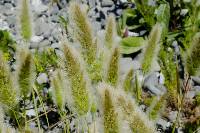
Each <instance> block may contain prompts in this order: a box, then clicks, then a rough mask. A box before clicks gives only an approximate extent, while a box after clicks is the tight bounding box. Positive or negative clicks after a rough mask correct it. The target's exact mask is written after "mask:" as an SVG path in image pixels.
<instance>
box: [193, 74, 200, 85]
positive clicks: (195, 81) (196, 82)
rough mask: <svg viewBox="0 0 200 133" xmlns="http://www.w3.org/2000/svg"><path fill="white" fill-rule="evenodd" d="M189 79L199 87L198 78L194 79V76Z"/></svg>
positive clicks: (199, 80)
mask: <svg viewBox="0 0 200 133" xmlns="http://www.w3.org/2000/svg"><path fill="white" fill-rule="evenodd" d="M191 78H192V80H193V82H194V83H195V84H197V85H200V77H194V76H192V77H191Z"/></svg>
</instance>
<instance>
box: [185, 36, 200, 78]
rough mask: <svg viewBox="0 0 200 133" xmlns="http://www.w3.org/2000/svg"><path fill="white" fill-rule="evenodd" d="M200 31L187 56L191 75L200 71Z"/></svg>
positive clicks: (188, 70)
mask: <svg viewBox="0 0 200 133" xmlns="http://www.w3.org/2000/svg"><path fill="white" fill-rule="evenodd" d="M199 59H200V33H197V34H196V35H195V36H194V38H193V41H192V44H191V47H190V49H189V51H188V54H187V57H186V70H187V72H188V73H189V75H193V76H197V75H199V73H200V60H199Z"/></svg>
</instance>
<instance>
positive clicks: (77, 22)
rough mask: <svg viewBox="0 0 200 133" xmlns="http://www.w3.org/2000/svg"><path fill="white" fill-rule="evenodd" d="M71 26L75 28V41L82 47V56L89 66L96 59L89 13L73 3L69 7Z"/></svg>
mask: <svg viewBox="0 0 200 133" xmlns="http://www.w3.org/2000/svg"><path fill="white" fill-rule="evenodd" d="M69 15H70V24H71V25H72V28H73V33H74V37H75V40H77V41H79V42H80V44H81V46H82V55H83V57H84V60H86V62H87V64H91V63H93V62H94V60H95V58H96V46H95V43H94V42H93V38H94V37H93V35H92V29H91V24H90V23H89V20H88V17H87V13H86V11H85V10H83V9H82V8H81V6H80V4H79V3H76V2H71V3H70V6H69Z"/></svg>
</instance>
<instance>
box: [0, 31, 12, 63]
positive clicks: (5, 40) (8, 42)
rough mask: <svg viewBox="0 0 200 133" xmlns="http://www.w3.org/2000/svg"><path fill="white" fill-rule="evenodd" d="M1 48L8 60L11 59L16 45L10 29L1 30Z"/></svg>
mask: <svg viewBox="0 0 200 133" xmlns="http://www.w3.org/2000/svg"><path fill="white" fill-rule="evenodd" d="M0 50H1V51H2V52H3V55H4V57H6V60H10V59H11V57H12V52H14V51H15V45H14V41H13V40H12V39H11V37H10V35H9V32H8V31H5V30H0Z"/></svg>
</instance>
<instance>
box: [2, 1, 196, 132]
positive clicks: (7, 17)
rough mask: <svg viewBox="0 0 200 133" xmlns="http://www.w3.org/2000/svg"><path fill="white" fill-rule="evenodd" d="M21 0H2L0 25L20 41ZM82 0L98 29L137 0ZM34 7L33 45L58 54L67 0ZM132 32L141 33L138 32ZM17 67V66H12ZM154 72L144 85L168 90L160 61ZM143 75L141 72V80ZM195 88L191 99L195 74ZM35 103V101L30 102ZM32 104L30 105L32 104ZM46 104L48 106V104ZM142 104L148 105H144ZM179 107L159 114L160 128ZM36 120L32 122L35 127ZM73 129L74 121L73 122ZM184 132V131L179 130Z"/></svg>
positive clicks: (126, 61) (43, 80) (127, 63)
mask: <svg viewBox="0 0 200 133" xmlns="http://www.w3.org/2000/svg"><path fill="white" fill-rule="evenodd" d="M17 3H18V0H0V29H2V30H8V31H9V32H10V33H11V35H12V37H13V39H14V40H15V41H16V42H17V44H19V45H20V43H21V40H22V39H21V37H20V34H19V33H18V31H19V30H18V28H19V27H18V23H17V22H18V18H17V15H18V10H19V9H18V5H17ZM83 3H85V4H87V5H89V7H90V9H89V12H88V13H89V17H90V18H91V21H92V23H93V25H94V27H95V31H96V32H99V33H100V32H101V30H102V29H104V28H105V20H106V18H107V16H108V14H110V13H114V14H115V15H116V18H117V19H118V18H119V17H120V16H121V14H122V11H123V9H125V8H127V7H132V8H134V4H131V3H129V2H127V1H126V0H120V1H116V2H113V1H111V0H99V1H98V0H83ZM30 6H31V10H32V15H33V17H32V19H33V22H34V36H33V37H32V39H31V43H30V49H32V50H33V51H34V49H36V48H37V49H39V50H43V49H45V48H47V47H52V48H55V49H56V52H57V53H56V54H60V51H59V47H60V44H61V41H60V40H61V39H62V37H63V32H64V31H63V27H62V25H61V24H60V21H59V16H63V17H64V18H67V10H68V1H67V0H61V2H59V3H57V4H56V3H53V4H52V3H51V1H50V0H31V5H30ZM132 35H136V36H137V35H139V33H135V34H132ZM174 47H175V49H176V51H177V54H179V49H178V48H177V44H176V42H174ZM139 58H140V57H136V58H135V59H134V60H133V59H132V58H130V57H126V58H125V57H124V58H122V59H121V61H120V63H121V66H122V67H121V73H125V71H126V70H129V69H128V68H130V67H132V68H134V69H138V68H140V63H139V61H138V60H139ZM13 67H14V66H13ZM155 71H156V72H155V73H152V74H150V75H149V76H148V77H146V78H145V80H144V88H146V89H147V91H148V92H149V93H151V94H153V95H162V94H164V93H166V88H165V87H164V85H163V84H164V76H163V75H162V73H160V72H159V71H160V66H159V65H158V63H157V64H156V65H155ZM143 79H144V77H142V76H140V80H143ZM37 82H38V84H48V82H49V79H48V73H40V74H39V75H38V77H37ZM49 88H50V87H49V86H47V87H44V93H46V92H48V91H49V90H48V89H49ZM191 88H192V89H191V90H190V91H189V92H188V93H187V97H188V98H189V99H193V98H194V97H195V95H196V94H197V93H198V92H200V79H199V77H193V81H192V87H191ZM30 106H33V105H30ZM30 108H31V107H30ZM47 108H49V107H48V106H47ZM141 108H145V107H144V106H143V105H141ZM27 115H28V116H30V117H31V116H35V112H34V110H33V109H30V110H27ZM49 115H50V116H51V119H50V120H52V123H54V121H56V116H57V115H58V114H57V113H55V112H54V111H51V113H49ZM176 115H177V111H171V112H170V113H169V116H168V119H163V118H160V119H159V120H158V121H157V124H158V125H159V128H160V129H162V130H166V131H167V129H168V128H169V127H170V125H171V122H173V121H175V119H176ZM35 124H36V123H34V122H33V123H31V126H32V127H33V128H34V126H35ZM43 128H44V129H45V128H46V123H44V126H43ZM71 129H72V130H73V122H72V124H71ZM58 130H59V129H58V128H54V129H53V131H50V132H59V131H58ZM180 132H181V131H180Z"/></svg>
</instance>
